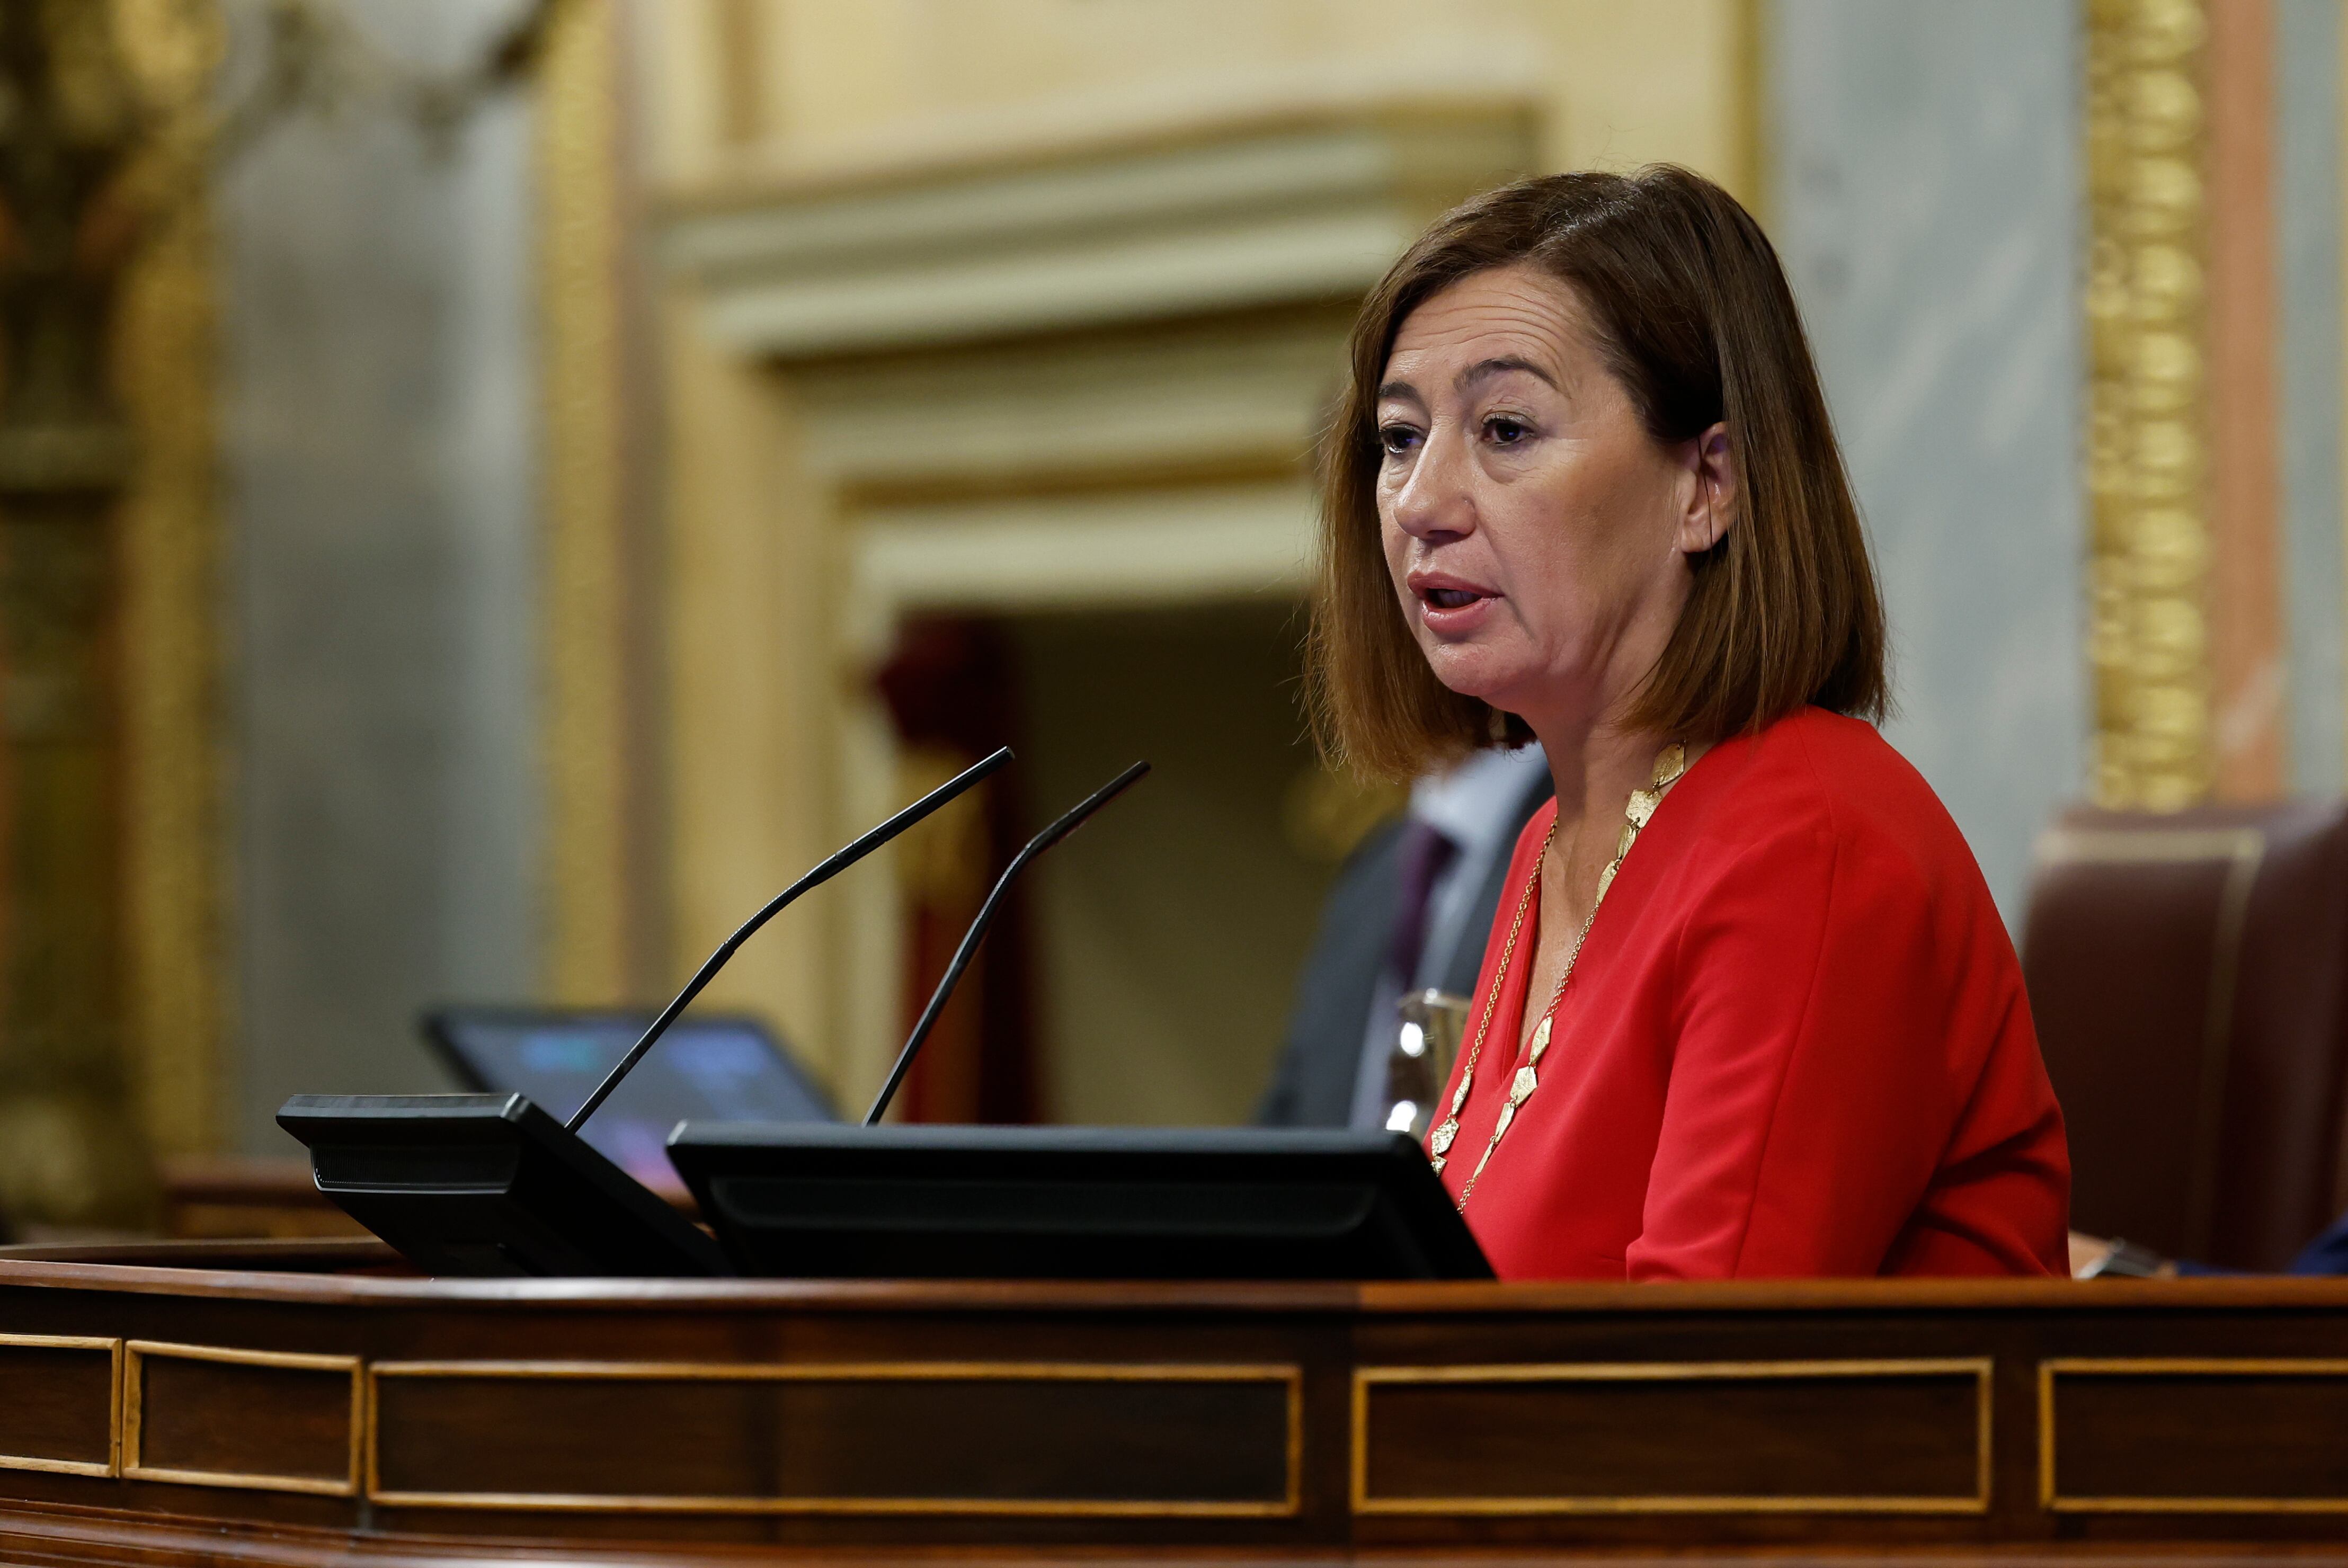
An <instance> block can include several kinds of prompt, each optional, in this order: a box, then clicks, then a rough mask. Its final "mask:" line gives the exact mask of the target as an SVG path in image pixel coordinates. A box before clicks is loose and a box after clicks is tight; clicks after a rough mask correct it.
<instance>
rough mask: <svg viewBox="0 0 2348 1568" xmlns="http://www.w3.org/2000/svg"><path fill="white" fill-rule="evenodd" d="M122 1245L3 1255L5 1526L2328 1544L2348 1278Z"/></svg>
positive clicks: (2345, 1408) (200, 1548)
mask: <svg viewBox="0 0 2348 1568" xmlns="http://www.w3.org/2000/svg"><path fill="white" fill-rule="evenodd" d="M135 1255H137V1256H138V1257H139V1260H140V1261H139V1262H138V1263H136V1264H129V1263H122V1264H116V1263H101V1262H93V1261H90V1259H89V1258H88V1256H87V1255H83V1256H74V1255H65V1256H59V1255H57V1250H55V1249H51V1250H50V1251H49V1253H48V1254H47V1255H46V1256H40V1257H26V1256H25V1255H23V1251H22V1250H21V1249H20V1250H19V1253H18V1254H17V1255H14V1256H11V1255H7V1254H0V1450H5V1451H0V1563H26V1564H31V1563H43V1564H65V1563H111V1564H122V1565H126V1568H127V1565H129V1564H134V1563H135V1564H139V1565H141V1568H160V1565H161V1564H163V1563H165V1561H166V1560H167V1559H168V1560H169V1561H170V1563H173V1564H186V1565H188V1568H194V1565H195V1564H199V1563H201V1564H221V1565H227V1564H232V1563H233V1564H239V1565H251V1568H263V1564H267V1565H269V1568H310V1565H313V1564H316V1565H319V1568H323V1565H324V1563H327V1562H328V1561H329V1560H333V1561H336V1562H341V1561H346V1560H347V1558H348V1555H349V1554H350V1553H352V1552H353V1551H359V1552H362V1553H365V1554H366V1556H367V1557H368V1558H370V1559H376V1558H380V1559H384V1560H385V1561H386V1562H391V1561H405V1560H407V1559H411V1558H412V1559H414V1560H416V1561H417V1562H418V1563H422V1562H426V1561H430V1562H434V1563H448V1562H451V1561H454V1560H457V1559H464V1558H478V1557H479V1555H480V1554H481V1553H483V1552H485V1551H494V1552H496V1553H498V1554H499V1555H505V1554H508V1553H512V1552H515V1551H520V1552H523V1553H530V1554H534V1553H541V1552H542V1553H548V1554H555V1555H561V1556H563V1557H566V1558H571V1559H576V1558H578V1557H579V1556H580V1555H581V1554H582V1553H587V1554H590V1555H592V1554H597V1553H606V1552H616V1553H622V1554H623V1555H625V1556H627V1557H630V1558H632V1559H643V1558H644V1557H646V1556H647V1555H649V1556H650V1557H653V1558H656V1559H664V1560H668V1561H674V1562H685V1561H694V1562H705V1561H709V1560H710V1559H711V1555H712V1554H713V1553H718V1554H724V1553H729V1552H732V1551H735V1550H738V1549H739V1548H742V1547H759V1548H763V1549H766V1550H769V1551H773V1550H784V1551H788V1552H790V1553H794V1554H802V1555H804V1554H808V1553H813V1554H816V1555H820V1556H823V1557H826V1558H831V1557H839V1556H852V1557H855V1558H856V1559H858V1560H860V1561H867V1562H876V1563H877V1562H880V1561H887V1560H893V1559H898V1558H907V1557H910V1556H913V1555H923V1554H934V1553H937V1552H939V1551H952V1552H953V1553H956V1554H957V1555H961V1556H965V1557H975V1558H983V1559H1004V1560H1012V1559H1019V1558H1025V1557H1035V1556H1042V1555H1051V1556H1055V1557H1066V1556H1067V1555H1068V1554H1069V1553H1078V1554H1080V1555H1083V1556H1086V1557H1094V1556H1100V1555H1121V1556H1131V1555H1147V1556H1150V1557H1153V1558H1169V1559H1177V1560H1187V1561H1197V1562H1202V1563H1203V1562H1204V1561H1205V1560H1206V1559H1208V1558H1213V1559H1215V1560H1216V1561H1218V1562H1222V1563H1229V1562H1231V1560H1232V1559H1233V1557H1234V1554H1237V1555H1240V1556H1244V1557H1250V1558H1280V1559H1283V1560H1292V1561H1313V1562H1323V1561H1334V1560H1337V1559H1351V1558H1354V1557H1356V1556H1364V1555H1387V1554H1393V1553H1404V1554H1410V1555H1419V1556H1428V1557H1433V1556H1441V1557H1445V1558H1453V1559H1456V1558H1457V1557H1460V1556H1462V1555H1468V1556H1480V1555H1487V1554H1493V1553H1508V1554H1509V1555H1521V1554H1523V1553H1528V1552H1529V1553H1534V1554H1536V1555H1540V1554H1550V1555H1553V1554H1555V1553H1560V1552H1572V1553H1581V1552H1587V1551H1604V1552H1605V1553H1608V1554H1609V1555H1612V1556H1616V1557H1624V1556H1627V1557H1630V1558H1636V1557H1637V1556H1639V1555H1640V1554H1641V1553H1659V1552H1668V1553H1673V1554H1675V1555H1682V1556H1684V1555H1685V1554H1689V1553H1694V1554H1697V1555H1701V1556H1740V1557H1742V1556H1750V1555H1753V1554H1756V1553H1764V1554H1772V1555H1779V1556H1782V1555H1784V1554H1785V1553H1787V1552H1789V1551H1800V1552H1807V1551H1812V1550H1825V1551H1831V1552H1832V1553H1835V1554H1836V1555H1838V1556H1844V1557H1850V1558H1853V1559H1854V1560H1855V1561H1865V1560H1869V1559H1884V1560H1889V1559H1892V1558H1908V1559H1914V1558H1918V1557H1923V1556H1929V1557H1931V1558H1933V1559H1935V1560H1936V1561H1940V1562H1947V1561H1950V1560H1951V1557H1952V1553H1953V1554H1954V1556H1955V1558H1956V1559H1958V1560H1966V1561H1972V1560H1980V1559H1982V1558H1983V1557H1985V1556H1988V1557H1994V1558H1996V1559H1997V1560H1999V1561H2001V1562H2013V1563H2024V1562H2036V1561H2041V1560H2046V1561H2051V1560H2053V1559H2055V1558H2062V1559H2065V1560H2069V1559H2075V1558H2077V1557H2080V1556H2085V1555H2093V1556H2096V1557H2097V1558H2099V1559H2109V1558H2113V1557H2114V1556H2115V1555H2117V1556H2118V1557H2120V1558H2123V1559H2125V1558H2127V1557H2129V1556H2130V1555H2131V1554H2133V1555H2135V1556H2137V1557H2141V1555H2142V1553H2143V1552H2144V1551H2146V1550H2147V1549H2149V1550H2153V1551H2156V1552H2158V1553H2161V1554H2162V1555H2164V1556H2166V1555H2172V1554H2178V1553H2182V1554H2186V1555H2189V1556H2191V1557H2193V1558H2195V1559H2196V1560H2198V1561H2204V1562H2216V1561H2219V1560H2220V1559H2224V1560H2228V1561H2231V1560H2235V1559H2243V1560H2247V1559H2249V1558H2251V1557H2268V1556H2274V1555H2278V1554H2285V1553H2287V1554H2289V1555H2291V1556H2292V1557H2293V1558H2294V1560H2314V1561H2323V1562H2339V1563H2343V1564H2348V1284H2335V1283H2333V1282H2324V1281H2281V1280H2275V1281H2250V1280H2207V1281H2202V1280H2197V1281H2151V1282H2133V1281H2098V1282H2093V1283H2088V1284H2074V1283H2071V1282H2068V1281H2050V1282H2032V1283H1986V1284H1972V1283H1918V1282H1897V1283H1882V1282H1864V1283H1799V1284H1775V1285H1762V1284H1719V1285H1688V1286H1676V1287H1663V1286H1637V1287H1625V1286H1509V1285H1490V1284H1486V1285H1442V1286H1377V1285H1369V1286H1349V1285H1323V1284H1306V1285H1295V1286H1272V1285H1195V1286H1193V1285H1138V1284H1137V1285H1115V1284H1066V1285H1018V1284H960V1285H957V1284H930V1283H858V1284H789V1283H782V1282H716V1283H687V1282H612V1281H576V1282H515V1283H508V1282H446V1283H435V1282H429V1281H422V1280H417V1279H413V1278H407V1277H400V1276H398V1275H397V1274H396V1273H393V1272H391V1271H392V1270H394V1269H395V1268H396V1264H393V1263H391V1261H390V1260H388V1259H387V1258H386V1257H385V1255H384V1254H383V1253H381V1252H380V1251H379V1250H377V1249H374V1248H372V1247H371V1246H369V1245H366V1244H364V1243H361V1244H350V1245H345V1244H340V1243H329V1244H320V1243H299V1244H297V1243H286V1244H283V1245H279V1246H274V1247H273V1246H269V1245H244V1246H242V1247H239V1248H234V1249H224V1248H221V1247H216V1246H214V1247H208V1246H207V1245H205V1244H190V1245H188V1246H185V1247H182V1248H180V1249H178V1250H173V1249H170V1248H165V1249H161V1250H157V1249H153V1248H149V1249H142V1250H141V1251H140V1252H139V1253H137V1254H135ZM221 1261H228V1262H234V1263H236V1264H239V1265H240V1266H239V1267H237V1268H234V1269H226V1268H209V1267H201V1266H177V1267H174V1266H165V1265H167V1264H170V1263H174V1262H176V1263H179V1264H184V1265H195V1264H204V1263H210V1262H221ZM255 1265H283V1266H266V1267H262V1266H255ZM336 1269H341V1270H344V1271H346V1272H333V1271H335V1270H336ZM363 1270H372V1271H375V1272H373V1273H366V1272H360V1271H363ZM15 1450H22V1451H21V1452H17V1451H15ZM27 1467H29V1468H27Z"/></svg>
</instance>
